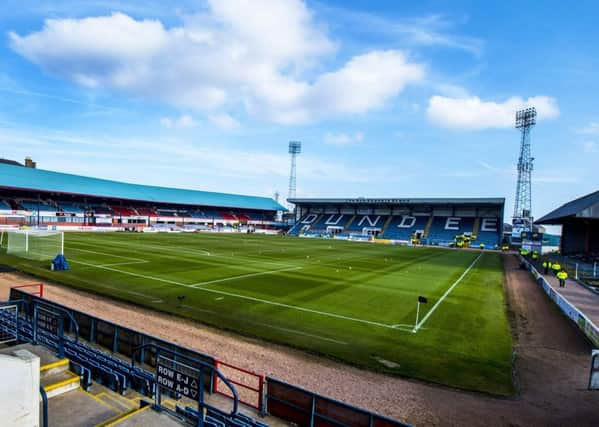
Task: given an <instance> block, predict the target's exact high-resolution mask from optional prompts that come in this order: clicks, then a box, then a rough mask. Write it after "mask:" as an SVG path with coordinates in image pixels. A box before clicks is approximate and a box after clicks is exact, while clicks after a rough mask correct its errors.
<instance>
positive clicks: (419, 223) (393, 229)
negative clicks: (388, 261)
mask: <svg viewBox="0 0 599 427" xmlns="http://www.w3.org/2000/svg"><path fill="white" fill-rule="evenodd" d="M429 218H430V217H429V216H411V215H399V216H395V217H393V219H392V220H391V222H390V223H389V225H388V226H387V229H386V230H385V232H384V234H383V237H384V238H385V239H392V240H406V241H409V240H411V239H412V237H413V235H414V233H416V232H417V231H422V232H424V230H425V228H426V224H427V223H428V220H429Z"/></svg>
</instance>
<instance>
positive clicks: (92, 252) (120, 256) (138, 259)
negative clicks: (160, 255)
mask: <svg viewBox="0 0 599 427" xmlns="http://www.w3.org/2000/svg"><path fill="white" fill-rule="evenodd" d="M67 249H68V250H70V251H79V252H89V253H90V254H96V255H106V256H109V257H113V258H122V259H130V260H133V261H143V262H148V261H146V260H145V259H141V258H133V257H130V256H122V255H115V254H109V253H106V252H98V251H90V250H89V249H79V248H73V247H70V246H67Z"/></svg>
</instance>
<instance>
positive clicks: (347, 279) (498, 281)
mask: <svg viewBox="0 0 599 427" xmlns="http://www.w3.org/2000/svg"><path fill="white" fill-rule="evenodd" d="M2 254H3V255H2V256H1V257H0V262H2V263H4V264H9V265H12V266H14V267H16V268H18V269H19V270H22V271H25V272H28V273H32V274H34V275H36V276H39V277H42V278H46V279H49V280H52V281H54V282H60V283H63V284H67V285H70V286H73V287H75V288H79V289H83V290H86V291H91V292H95V293H98V294H102V295H107V296H111V297H115V298H118V299H121V300H126V301H130V302H133V303H135V304H138V305H142V306H146V307H150V308H153V309H156V310H160V311H163V312H167V313H173V314H176V315H179V316H183V317H186V318H190V319H194V320H197V321H200V322H202V323H206V324H209V325H213V326H215V327H218V328H222V329H227V330H230V331H234V332H236V333H239V334H243V335H247V336H252V337H258V338H262V339H265V340H267V341H272V342H276V343H281V344H285V345H290V346H293V347H297V348H300V349H303V350H307V351H309V352H312V353H317V354H322V355H326V356H328V357H331V358H334V359H338V360H341V361H344V362H346V363H350V364H353V365H356V366H360V367H365V368H369V369H372V370H376V371H381V372H385V373H390V374H396V375H401V376H406V377H412V378H418V379H423V380H426V381H432V382H437V383H440V384H445V385H448V386H452V387H459V388H464V389H469V390H476V391H482V392H487V393H492V394H499V395H510V394H512V393H513V385H512V368H511V360H512V338H511V334H510V330H509V324H508V319H507V313H506V302H505V298H504V291H503V258H502V257H503V255H501V254H497V253H491V252H486V253H482V252H478V251H466V250H462V251H460V250H447V249H440V248H425V247H402V246H389V245H382V244H381V245H377V244H365V243H353V242H345V241H336V240H318V239H301V238H293V237H282V236H259V235H239V234H234V235H233V234H232V235H226V234H187V233H181V234H178V233H160V234H141V233H140V234H138V233H135V234H133V233H127V234H126V233H106V234H91V233H90V234H83V233H65V255H66V257H67V259H68V261H69V263H70V266H71V270H70V271H67V272H51V271H50V270H49V268H48V265H49V262H48V261H46V262H39V261H31V260H27V259H23V258H16V257H13V256H8V255H4V252H2ZM419 296H424V297H426V299H427V300H428V302H427V303H423V304H421V305H420V312H419V321H418V324H415V321H416V310H417V301H418V297H419ZM198 345H199V346H200V347H201V343H198ZM265 345H267V344H265Z"/></svg>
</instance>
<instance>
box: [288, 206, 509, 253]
mask: <svg viewBox="0 0 599 427" xmlns="http://www.w3.org/2000/svg"><path fill="white" fill-rule="evenodd" d="M289 202H291V203H293V204H295V205H296V207H297V209H296V223H295V225H294V226H293V227H292V228H291V230H289V234H290V235H293V236H299V235H301V236H305V237H311V236H325V237H335V238H341V239H352V238H366V237H369V236H373V237H378V238H383V239H388V240H392V241H396V242H412V241H413V240H417V241H419V242H420V243H424V244H430V245H439V246H449V245H451V244H453V242H454V241H455V238H456V236H460V235H461V236H468V237H470V238H471V239H472V240H471V244H472V245H475V246H477V247H478V246H480V245H481V244H484V245H485V247H488V248H492V247H495V246H496V245H499V244H500V243H501V240H502V226H501V224H503V210H504V204H505V199H503V198H438V199H433V198H429V199H425V198H417V199H366V198H358V199H290V200H289Z"/></svg>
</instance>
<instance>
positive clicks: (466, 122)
mask: <svg viewBox="0 0 599 427" xmlns="http://www.w3.org/2000/svg"><path fill="white" fill-rule="evenodd" d="M527 107H535V108H536V109H537V119H538V120H545V119H552V118H555V117H558V116H559V113H560V112H559V108H558V106H557V102H556V100H555V99H554V98H551V97H548V96H533V97H530V98H528V99H523V98H521V97H512V98H509V99H507V100H505V101H504V102H494V101H483V100H481V99H480V98H479V97H477V96H472V97H466V98H450V97H445V96H433V97H432V98H430V99H429V104H428V109H427V115H428V118H429V120H430V121H431V122H433V123H434V124H436V125H438V126H441V127H445V128H452V129H488V128H509V127H513V126H514V120H515V113H516V111H517V110H520V109H522V108H527Z"/></svg>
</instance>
